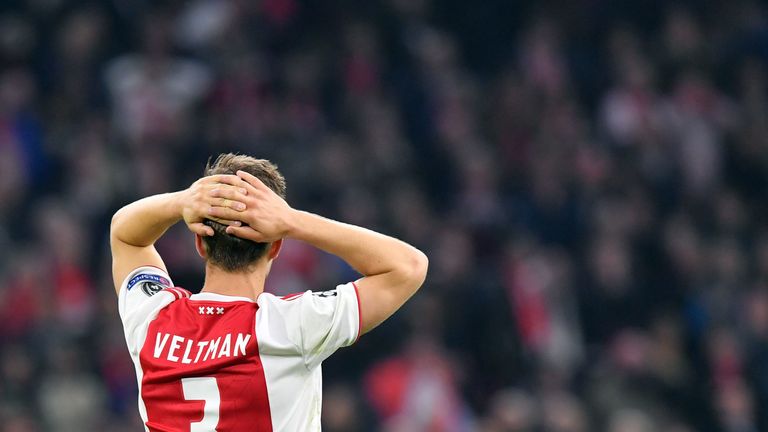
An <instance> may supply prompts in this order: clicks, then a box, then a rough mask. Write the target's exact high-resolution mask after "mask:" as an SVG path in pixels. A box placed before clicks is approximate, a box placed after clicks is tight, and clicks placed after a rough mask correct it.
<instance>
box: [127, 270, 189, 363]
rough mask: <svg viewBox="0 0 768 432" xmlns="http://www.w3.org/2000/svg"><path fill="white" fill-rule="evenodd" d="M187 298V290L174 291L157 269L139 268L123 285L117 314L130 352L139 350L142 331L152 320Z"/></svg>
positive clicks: (162, 272) (163, 273) (168, 278)
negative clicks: (184, 297)
mask: <svg viewBox="0 0 768 432" xmlns="http://www.w3.org/2000/svg"><path fill="white" fill-rule="evenodd" d="M182 296H188V293H187V292H186V291H185V290H182V289H177V288H173V282H172V281H171V277H170V276H168V274H167V273H166V272H165V271H163V270H161V269H159V268H157V267H139V268H137V269H136V270H134V271H132V272H131V273H130V274H129V275H128V276H127V277H126V278H125V280H124V281H123V283H122V285H120V291H119V293H118V310H119V312H120V319H121V320H122V321H123V329H124V331H125V339H126V342H127V343H128V349H129V350H131V351H133V350H138V349H139V348H140V347H139V346H138V345H140V340H139V339H140V338H139V336H140V335H139V334H138V333H140V332H139V329H140V328H142V327H143V326H146V324H147V322H148V321H149V320H150V318H151V317H153V316H155V315H156V314H157V312H158V311H159V310H160V309H162V308H163V307H165V306H167V305H168V304H169V303H171V302H172V301H174V300H177V299H179V298H181V297H182Z"/></svg>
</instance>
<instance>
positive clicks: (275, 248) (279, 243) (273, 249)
mask: <svg viewBox="0 0 768 432" xmlns="http://www.w3.org/2000/svg"><path fill="white" fill-rule="evenodd" d="M282 247H283V239H280V240H275V241H273V242H272V244H271V245H270V246H269V252H267V258H268V259H269V260H270V261H271V260H273V259H275V258H277V256H278V255H280V249H282Z"/></svg>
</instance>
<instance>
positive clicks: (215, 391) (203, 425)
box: [181, 377, 221, 432]
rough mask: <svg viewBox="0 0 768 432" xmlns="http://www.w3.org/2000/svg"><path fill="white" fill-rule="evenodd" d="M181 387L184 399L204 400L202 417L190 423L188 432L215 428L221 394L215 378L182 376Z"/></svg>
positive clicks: (207, 430) (206, 431) (208, 430)
mask: <svg viewBox="0 0 768 432" xmlns="http://www.w3.org/2000/svg"><path fill="white" fill-rule="evenodd" d="M181 388H182V389H183V390H184V399H185V400H202V401H205V406H204V407H203V419H202V420H200V421H199V422H192V424H190V432H210V431H213V430H216V426H217V425H218V424H219V405H221V396H220V395H219V386H218V384H216V378H211V377H200V378H182V380H181Z"/></svg>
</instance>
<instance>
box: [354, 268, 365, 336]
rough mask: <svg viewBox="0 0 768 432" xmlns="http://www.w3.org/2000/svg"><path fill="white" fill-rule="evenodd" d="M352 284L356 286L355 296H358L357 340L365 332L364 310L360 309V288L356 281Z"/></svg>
mask: <svg viewBox="0 0 768 432" xmlns="http://www.w3.org/2000/svg"><path fill="white" fill-rule="evenodd" d="M352 286H353V287H355V297H357V337H356V338H355V342H357V341H358V340H359V339H360V334H361V333H362V332H363V310H362V309H360V290H358V289H357V284H356V283H354V282H352Z"/></svg>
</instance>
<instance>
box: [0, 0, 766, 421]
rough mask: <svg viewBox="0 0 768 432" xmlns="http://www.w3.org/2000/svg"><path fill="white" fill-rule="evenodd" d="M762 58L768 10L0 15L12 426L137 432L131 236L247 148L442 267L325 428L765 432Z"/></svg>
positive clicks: (193, 278) (304, 279)
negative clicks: (118, 256) (139, 217)
mask: <svg viewBox="0 0 768 432" xmlns="http://www.w3.org/2000/svg"><path fill="white" fill-rule="evenodd" d="M766 60H768V6H767V5H766V2H764V1H744V0H731V1H726V0H723V1H714V0H713V1H708V2H698V1H675V2H671V1H669V2H668V1H663V0H625V1H621V2H616V1H609V0H569V1H505V0H483V1H463V0H432V1H430V0H371V1H364V2H358V1H352V0H327V1H320V0H306V1H303V0H259V1H249V0H218V1H217V0H190V1H149V0H145V1H140V0H136V1H120V0H111V1H103V2H95V1H81V0H3V1H2V2H0V429H1V430H3V431H9V432H31V431H64V432H67V431H79V432H82V431H116V432H120V431H137V430H141V425H140V420H139V417H138V413H137V408H136V382H135V375H134V370H133V367H132V364H131V361H130V358H129V355H128V352H127V350H126V348H125V345H124V340H123V335H122V330H121V326H120V321H119V318H118V313H117V308H116V300H115V295H114V291H113V289H112V284H111V279H110V258H109V248H108V236H107V234H108V227H109V220H110V217H111V215H112V214H113V212H114V211H115V210H117V209H118V208H119V207H120V206H122V205H124V204H126V203H128V202H130V201H132V200H135V199H137V198H140V197H143V196H146V195H149V194H155V193H160V192H166V191H171V190H178V189H180V188H183V187H186V186H187V185H189V184H190V183H191V182H193V181H194V180H195V179H196V178H197V177H198V176H199V175H200V174H201V172H202V169H203V166H204V164H205V161H206V160H207V158H208V157H209V156H210V155H216V154H218V153H219V152H222V151H238V152H243V153H247V154H251V155H255V156H258V157H264V158H269V159H271V160H273V161H275V162H276V163H278V164H279V166H280V168H281V170H282V171H283V173H284V174H285V176H286V178H287V180H288V185H289V191H288V192H289V201H290V202H291V203H292V204H293V205H294V206H296V207H299V208H302V209H306V210H310V211H313V212H317V213H320V214H323V215H326V216H329V217H332V218H337V219H340V220H343V221H347V222H351V223H355V224H360V225H363V226H367V227H371V228H373V229H377V230H380V231H383V232H385V233H389V234H392V235H395V236H399V237H402V238H404V239H405V240H407V241H409V242H411V243H413V244H415V245H417V246H418V247H420V248H421V249H423V250H425V251H426V252H427V253H428V255H429V256H430V258H431V267H430V275H429V277H428V280H427V282H426V284H425V286H424V287H423V288H422V290H421V291H420V292H419V294H418V295H417V296H416V297H415V298H414V299H413V300H412V301H411V302H410V303H409V304H408V305H407V306H406V307H405V308H404V309H403V310H402V311H400V312H399V313H398V314H397V315H396V316H395V317H393V318H392V319H391V320H390V321H388V322H387V323H385V324H384V325H382V326H381V327H380V328H378V329H376V330H375V331H373V332H372V333H370V334H368V335H366V336H365V337H364V338H362V340H361V341H360V342H359V343H358V344H357V345H356V346H354V347H352V348H347V349H343V350H341V351H340V352H339V353H337V355H335V356H334V357H332V358H331V359H329V360H328V361H327V362H326V363H325V364H324V372H325V379H324V384H325V400H324V412H323V421H324V430H325V431H327V432H350V431H385V432H411V431H413V432H421V431H424V432H442V431H446V432H453V431H457V432H463V431H480V432H511V431H514V432H517V431H521V432H525V431H531V432H540V431H547V432H590V431H608V432H655V431H662V432H693V431H702V432H709V431H711V432H757V431H768V229H767V228H768V227H767V226H766V222H767V221H768V219H766V217H767V216H768V211H767V210H768V207H767V203H768V75H766V66H767V65H766ZM192 246H193V240H192V236H191V235H190V234H189V233H188V232H186V231H185V230H184V229H183V227H178V228H175V229H173V230H172V231H171V232H169V233H168V235H167V236H166V237H165V238H163V240H162V241H161V243H160V244H159V249H160V250H161V253H162V254H163V256H164V257H165V259H166V263H167V265H168V267H169V269H170V271H171V275H172V276H173V278H174V279H175V282H176V283H177V284H178V285H180V286H184V287H186V288H188V289H191V290H193V291H194V290H197V289H199V287H200V284H201V281H202V270H203V267H202V263H201V262H200V260H199V258H198V257H197V255H196V254H195V251H194V248H193V247H192ZM354 277H355V275H354V273H353V272H352V271H351V270H350V269H349V268H348V267H346V266H345V265H344V264H343V263H342V262H340V261H339V260H338V259H335V258H333V257H330V256H328V255H325V254H322V253H319V252H318V251H316V250H313V249H312V248H310V247H307V246H306V245H303V244H300V243H296V242H290V243H288V244H287V245H286V247H285V249H284V251H283V253H282V255H281V257H280V259H279V260H278V262H277V263H276V265H275V267H274V270H273V275H272V276H271V278H270V280H269V289H270V290H271V291H272V292H275V293H281V294H285V293H289V292H296V291H301V290H305V289H328V288H332V287H333V286H335V285H336V284H337V283H341V282H346V281H347V280H349V279H352V278H354Z"/></svg>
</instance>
